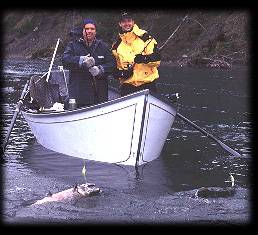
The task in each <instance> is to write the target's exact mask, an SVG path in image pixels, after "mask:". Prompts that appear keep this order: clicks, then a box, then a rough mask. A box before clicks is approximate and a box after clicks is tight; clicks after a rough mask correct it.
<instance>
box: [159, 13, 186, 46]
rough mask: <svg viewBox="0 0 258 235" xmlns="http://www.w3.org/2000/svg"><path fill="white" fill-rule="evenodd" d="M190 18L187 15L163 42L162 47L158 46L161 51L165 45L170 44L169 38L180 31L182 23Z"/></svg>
mask: <svg viewBox="0 0 258 235" xmlns="http://www.w3.org/2000/svg"><path fill="white" fill-rule="evenodd" d="M186 18H188V15H186V16H185V17H184V18H183V19H182V20H181V22H180V24H179V25H178V26H177V27H176V29H175V30H174V31H173V33H172V34H171V35H170V36H169V37H168V39H167V40H166V41H165V42H164V43H163V45H162V46H161V47H159V48H158V50H159V51H162V50H163V49H164V48H165V46H166V45H167V44H168V42H169V40H170V39H171V38H172V37H173V36H174V34H175V33H176V32H177V31H178V29H179V28H180V27H181V25H182V24H183V23H184V21H185V20H186Z"/></svg>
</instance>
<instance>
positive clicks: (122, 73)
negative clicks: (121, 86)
mask: <svg viewBox="0 0 258 235" xmlns="http://www.w3.org/2000/svg"><path fill="white" fill-rule="evenodd" d="M113 75H114V77H115V78H116V79H118V78H122V79H128V78H130V77H131V76H132V75H133V69H131V68H129V69H128V70H119V69H117V70H116V71H115V72H114V74H113Z"/></svg>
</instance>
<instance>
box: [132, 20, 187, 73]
mask: <svg viewBox="0 0 258 235" xmlns="http://www.w3.org/2000/svg"><path fill="white" fill-rule="evenodd" d="M187 18H188V15H185V16H184V18H183V19H182V20H181V22H180V24H179V25H178V26H177V27H176V29H175V30H174V31H173V32H172V34H171V35H170V36H169V37H168V39H167V40H166V41H165V42H164V43H163V45H162V46H160V47H159V48H158V51H159V52H161V51H162V50H163V49H164V48H165V46H166V45H167V44H168V42H169V40H171V38H172V37H173V36H174V34H175V33H176V32H177V31H178V29H179V28H180V27H181V25H182V24H183V22H184V21H185V20H186V19H187ZM152 39H153V38H149V40H150V41H149V42H148V43H147V45H146V46H145V47H144V48H143V50H142V52H141V53H140V54H142V53H143V52H144V50H145V49H146V48H147V46H148V45H149V44H150V42H151V41H152ZM134 66H135V63H133V64H129V65H128V70H129V69H133V67H134Z"/></svg>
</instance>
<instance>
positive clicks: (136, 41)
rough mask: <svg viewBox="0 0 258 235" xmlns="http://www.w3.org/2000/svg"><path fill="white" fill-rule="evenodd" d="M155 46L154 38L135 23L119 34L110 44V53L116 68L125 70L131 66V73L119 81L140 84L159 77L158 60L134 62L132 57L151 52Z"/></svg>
mask: <svg viewBox="0 0 258 235" xmlns="http://www.w3.org/2000/svg"><path fill="white" fill-rule="evenodd" d="M156 47H157V42H156V40H155V39H154V38H152V37H151V36H149V34H148V33H147V32H146V31H145V30H142V29H140V28H139V27H138V26H137V25H136V24H134V26H133V29H132V31H130V32H126V33H122V34H119V39H118V41H117V42H116V43H114V44H113V46H112V53H113V55H114V56H115V58H116V62H117V68H118V69H120V70H126V69H128V67H129V66H133V75H132V76H131V77H130V78H129V79H126V80H124V79H122V78H120V79H119V80H120V82H121V83H129V84H131V85H134V86H140V85H142V84H145V83H149V82H152V81H154V80H155V79H157V78H158V77H159V73H158V69H157V68H158V67H159V65H160V61H155V62H149V63H147V64H143V63H141V64H137V63H134V58H135V56H136V55H137V54H142V55H149V54H152V53H153V52H154V50H155V49H156Z"/></svg>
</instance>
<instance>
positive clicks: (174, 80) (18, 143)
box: [1, 60, 253, 225]
mask: <svg viewBox="0 0 258 235" xmlns="http://www.w3.org/2000/svg"><path fill="white" fill-rule="evenodd" d="M49 63H50V61H44V60H33V61H21V60H12V61H8V60H6V61H4V64H3V74H2V77H1V81H2V94H3V96H2V100H1V108H2V119H1V126H2V132H1V136H2V137H4V136H5V134H6V132H7V130H8V128H9V125H10V121H11V118H12V116H13V112H14V109H15V106H16V103H17V101H18V98H19V97H20V95H21V91H22V89H23V86H24V84H25V80H26V78H28V77H29V76H30V75H31V74H35V73H39V74H41V73H43V72H46V71H48V66H49ZM57 65H58V62H57V63H56V64H55V66H57ZM160 77H161V78H160V79H159V80H158V88H159V90H160V93H161V94H162V95H165V96H167V95H170V94H173V93H175V92H179V94H180V98H179V102H178V106H177V109H178V112H179V113H181V114H182V115H184V116H185V117H187V118H188V119H190V120H191V121H193V122H194V123H195V124H197V125H198V126H200V127H201V128H203V129H205V130H206V131H208V132H209V133H211V134H212V135H214V136H216V137H217V138H218V139H219V140H221V141H222V142H223V143H225V144H226V145H228V146H230V147H231V148H232V149H234V150H236V151H238V152H239V153H240V154H241V157H234V156H230V154H229V153H228V152H226V151H225V150H223V149H222V148H221V147H220V146H219V145H218V144H217V143H216V142H214V141H213V140H211V139H209V138H207V137H206V136H204V135H203V134H201V133H200V132H199V131H197V130H196V129H194V128H193V127H191V126H189V125H188V124H187V123H185V122H184V121H182V120H180V119H178V118H176V120H175V122H174V124H173V126H172V128H171V131H170V133H169V136H168V138H167V140H166V143H165V146H164V148H163V151H162V154H161V156H160V157H159V158H158V159H156V160H154V161H153V162H151V163H148V164H146V165H143V166H141V167H140V168H139V169H138V170H139V171H137V172H136V170H135V168H134V167H130V166H126V167H125V166H118V165H115V164H106V163H99V162H98V163H97V162H94V161H86V169H87V173H86V178H87V182H93V183H95V184H96V186H98V187H100V188H101V190H102V193H101V194H100V195H98V196H94V197H89V198H83V199H81V200H77V201H73V202H69V203H62V202H56V203H49V204H46V205H42V206H37V207H32V206H30V205H31V204H32V203H34V202H35V201H36V200H39V199H41V198H43V197H45V195H46V193H48V192H49V191H51V192H52V193H56V192H59V191H62V190H65V189H68V188H71V187H72V186H73V185H74V184H75V183H78V184H81V183H84V178H83V177H82V174H81V172H82V167H83V162H82V160H81V159H77V158H73V157H69V156H65V155H62V154H58V153H55V152H53V151H50V150H47V149H45V148H43V147H42V146H41V145H39V144H38V143H37V142H36V140H35V138H34V136H33V134H32V133H31V132H30V129H29V127H28V125H27V124H26V122H25V120H24V118H23V117H22V115H19V116H18V118H17V120H16V123H15V125H14V128H13V130H12V133H11V136H10V140H9V144H8V145H7V148H6V151H5V154H4V155H3V157H2V171H3V175H2V177H3V187H2V190H3V211H2V213H3V216H2V220H3V223H4V224H6V225H10V224H95V223H97V224H130V225H131V224H155V225H160V224H166V225H173V224H180V225H188V224H198V225H203V224H205V225H207V224H208V225H214V224H216V225H227V224H240V225H246V224H248V223H250V222H251V220H252V201H251V198H252V197H251V196H252V187H253V185H252V180H251V176H250V175H251V174H250V173H251V169H252V164H251V163H252V162H251V152H252V151H251V134H252V120H251V107H250V100H251V97H250V84H249V79H250V78H249V71H248V68H247V67H240V66H239V67H233V68H232V69H230V70H220V69H208V68H207V69H196V68H186V67H182V68H180V67H169V66H165V65H163V66H161V67H160ZM111 83H114V84H116V83H115V82H114V81H111ZM100 147H101V146H100ZM229 173H231V174H232V175H233V176H234V178H235V184H236V194H235V195H234V196H232V197H228V198H208V199H207V198H206V199H204V198H199V197H195V196H194V195H195V193H196V191H197V189H198V188H200V187H210V186H215V187H226V186H229V184H230V183H229V182H227V181H229Z"/></svg>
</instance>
